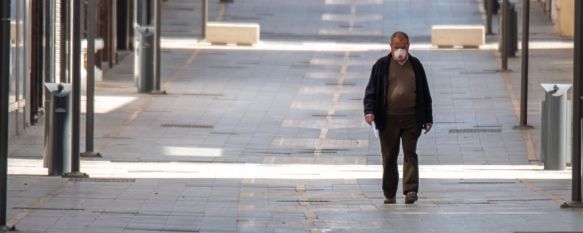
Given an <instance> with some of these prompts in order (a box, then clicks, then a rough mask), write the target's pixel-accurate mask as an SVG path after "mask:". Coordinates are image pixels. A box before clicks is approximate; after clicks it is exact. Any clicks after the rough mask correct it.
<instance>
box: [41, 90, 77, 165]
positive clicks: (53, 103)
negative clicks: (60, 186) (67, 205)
mask: <svg viewBox="0 0 583 233" xmlns="http://www.w3.org/2000/svg"><path fill="white" fill-rule="evenodd" d="M45 88H46V90H47V93H49V96H50V106H48V110H49V111H48V113H47V119H48V121H47V124H49V126H48V127H47V128H48V132H45V135H47V136H46V141H45V143H48V145H45V147H46V148H47V149H46V150H45V154H44V165H45V167H47V168H48V171H49V172H48V174H49V175H51V176H61V175H64V174H65V173H68V172H71V146H70V144H71V137H70V132H71V85H70V84H61V83H46V84H45Z"/></svg>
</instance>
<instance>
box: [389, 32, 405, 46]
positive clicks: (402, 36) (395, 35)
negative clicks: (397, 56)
mask: <svg viewBox="0 0 583 233" xmlns="http://www.w3.org/2000/svg"><path fill="white" fill-rule="evenodd" d="M395 38H399V39H401V40H407V44H409V35H407V33H405V32H402V31H396V32H394V33H393V35H392V36H391V44H392V43H393V40H394V39H395Z"/></svg>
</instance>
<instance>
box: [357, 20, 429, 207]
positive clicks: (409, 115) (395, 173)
mask: <svg viewBox="0 0 583 233" xmlns="http://www.w3.org/2000/svg"><path fill="white" fill-rule="evenodd" d="M364 114H365V121H366V122H367V123H368V124H372V123H373V122H374V123H375V125H376V128H377V129H378V130H379V138H380V144H381V153H382V156H383V192H384V195H385V201H384V203H385V204H395V203H396V197H395V195H396V193H397V187H398V185H399V170H398V164H397V157H398V155H399V146H400V142H401V140H402V141H403V153H404V156H405V157H404V161H403V194H404V195H405V203H406V204H412V203H415V201H417V193H418V191H419V162H418V158H417V153H416V151H417V140H418V138H419V136H420V135H421V131H422V129H425V133H427V132H429V130H431V127H432V125H433V113H432V107H431V95H430V94H429V86H428V84H427V77H426V76H425V70H424V69H423V65H422V64H421V62H420V61H419V59H417V58H416V57H413V56H411V54H409V36H408V35H407V34H406V33H404V32H400V31H398V32H395V33H393V35H392V36H391V51H390V53H389V55H387V56H385V57H382V58H380V59H379V60H378V61H377V62H376V63H375V64H374V66H373V67H372V71H371V75H370V80H369V82H368V85H367V87H366V90H365V95H364Z"/></svg>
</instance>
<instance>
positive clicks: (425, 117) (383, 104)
mask: <svg viewBox="0 0 583 233" xmlns="http://www.w3.org/2000/svg"><path fill="white" fill-rule="evenodd" d="M408 56H409V61H410V62H411V65H412V66H413V71H414V72H415V83H416V84H415V86H416V88H415V89H416V93H415V94H416V106H415V109H416V113H415V114H416V116H417V124H418V126H419V128H420V129H421V128H423V126H424V125H425V124H426V123H433V110H432V107H431V94H430V93H429V86H428V85H427V76H425V70H424V69H423V65H422V64H421V62H420V61H419V59H417V58H416V57H413V56H411V55H410V54H409V55H408ZM391 59H393V58H392V54H389V55H387V56H385V57H382V58H380V59H379V60H378V61H377V62H376V63H375V64H374V66H373V67H372V71H371V73H370V80H369V81H368V85H367V86H366V91H365V93H364V114H369V113H372V114H374V116H375V119H374V121H375V124H376V127H377V129H378V130H383V129H385V119H386V114H387V90H388V89H389V65H390V64H391Z"/></svg>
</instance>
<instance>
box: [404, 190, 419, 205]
mask: <svg viewBox="0 0 583 233" xmlns="http://www.w3.org/2000/svg"><path fill="white" fill-rule="evenodd" d="M417 199H418V197H417V193H416V192H408V193H407V195H405V204H413V203H415V202H416V201H417Z"/></svg>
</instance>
